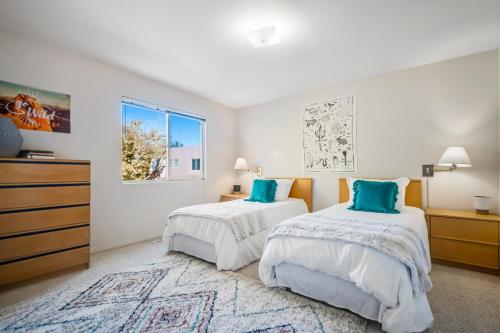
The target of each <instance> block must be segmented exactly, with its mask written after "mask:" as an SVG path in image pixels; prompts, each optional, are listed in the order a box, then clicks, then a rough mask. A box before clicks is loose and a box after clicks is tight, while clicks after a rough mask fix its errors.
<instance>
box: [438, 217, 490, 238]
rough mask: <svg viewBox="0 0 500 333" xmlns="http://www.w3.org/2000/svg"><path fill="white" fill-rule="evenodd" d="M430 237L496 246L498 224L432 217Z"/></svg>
mask: <svg viewBox="0 0 500 333" xmlns="http://www.w3.org/2000/svg"><path fill="white" fill-rule="evenodd" d="M431 219H432V220H431V235H432V237H440V238H447V239H456V240H466V241H472V242H481V243H487V244H492V245H498V223H496V222H489V221H478V220H470V219H459V218H451V217H441V216H432V217H431Z"/></svg>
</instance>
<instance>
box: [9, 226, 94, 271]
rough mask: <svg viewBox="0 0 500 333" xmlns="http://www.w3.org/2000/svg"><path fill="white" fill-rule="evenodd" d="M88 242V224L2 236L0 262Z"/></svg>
mask: <svg viewBox="0 0 500 333" xmlns="http://www.w3.org/2000/svg"><path fill="white" fill-rule="evenodd" d="M89 243H90V228H89V227H88V226H86V227H78V228H71V229H65V230H58V231H50V232H45V233H37V234H32V235H26V236H16V237H11V238H4V239H1V240H0V262H2V261H9V260H12V259H15V258H21V257H25V256H32V255H36V254H41V253H47V252H52V251H56V250H61V249H67V248H71V247H76V246H81V245H88V244H89Z"/></svg>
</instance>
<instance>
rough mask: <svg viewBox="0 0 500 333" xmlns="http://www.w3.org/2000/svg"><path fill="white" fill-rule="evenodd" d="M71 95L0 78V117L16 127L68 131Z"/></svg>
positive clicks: (69, 126) (69, 130) (69, 127)
mask: <svg viewBox="0 0 500 333" xmlns="http://www.w3.org/2000/svg"><path fill="white" fill-rule="evenodd" d="M70 114H71V111H70V96H69V95H66V94H61V93H57V92H52V91H47V90H42V89H37V88H32V87H28V86H23V85H20V84H16V83H11V82H6V81H2V80H0V117H7V118H10V119H11V120H12V121H13V122H14V124H15V125H16V126H17V127H18V128H19V129H24V130H34V131H45V132H60V133H71V118H70Z"/></svg>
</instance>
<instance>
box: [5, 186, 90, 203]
mask: <svg viewBox="0 0 500 333" xmlns="http://www.w3.org/2000/svg"><path fill="white" fill-rule="evenodd" d="M0 198H2V200H0V209H14V208H29V207H44V206H63V205H75V204H88V203H89V202H90V186H89V185H71V186H69V185H64V186H48V185H47V186H32V187H29V186H26V187H24V186H23V187H0Z"/></svg>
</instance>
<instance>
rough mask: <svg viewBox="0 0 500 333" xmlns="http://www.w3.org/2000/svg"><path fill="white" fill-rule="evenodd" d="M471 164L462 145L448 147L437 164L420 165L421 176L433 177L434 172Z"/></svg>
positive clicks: (451, 169) (466, 166)
mask: <svg viewBox="0 0 500 333" xmlns="http://www.w3.org/2000/svg"><path fill="white" fill-rule="evenodd" d="M471 166H472V163H471V161H470V158H469V155H467V152H466V151H465V148H464V147H448V148H446V151H445V152H444V154H443V155H442V156H441V158H440V159H439V162H438V163H437V165H434V164H426V165H422V176H423V177H434V172H438V171H453V170H455V169H456V168H468V167H471Z"/></svg>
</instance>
